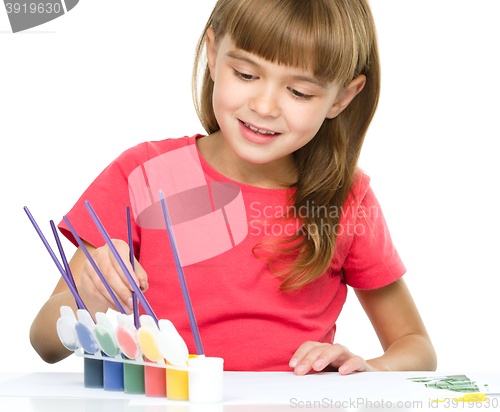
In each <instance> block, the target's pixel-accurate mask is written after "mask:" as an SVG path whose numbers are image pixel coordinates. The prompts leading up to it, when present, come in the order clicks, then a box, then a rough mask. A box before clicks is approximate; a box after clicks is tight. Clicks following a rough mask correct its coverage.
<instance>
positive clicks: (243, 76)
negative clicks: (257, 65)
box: [233, 69, 257, 81]
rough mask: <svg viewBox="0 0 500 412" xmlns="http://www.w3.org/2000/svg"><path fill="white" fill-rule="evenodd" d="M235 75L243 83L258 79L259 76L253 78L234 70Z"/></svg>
mask: <svg viewBox="0 0 500 412" xmlns="http://www.w3.org/2000/svg"><path fill="white" fill-rule="evenodd" d="M233 70H234V69H233ZM234 75H235V76H236V77H238V78H239V79H241V80H243V81H249V80H253V79H256V78H257V76H253V75H251V74H246V73H241V72H239V71H237V70H234Z"/></svg>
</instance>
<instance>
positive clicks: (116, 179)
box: [58, 144, 147, 255]
mask: <svg viewBox="0 0 500 412" xmlns="http://www.w3.org/2000/svg"><path fill="white" fill-rule="evenodd" d="M146 157H147V145H146V144H140V145H138V146H135V147H133V148H131V149H128V150H127V151H125V152H123V153H122V154H121V155H120V156H119V157H118V158H117V159H115V160H114V161H113V162H111V164H110V165H109V166H108V167H106V168H105V169H104V170H103V171H102V172H101V174H100V175H99V176H98V177H97V178H96V179H95V180H94V181H93V182H92V184H91V185H90V186H89V187H88V188H87V190H86V191H85V192H84V193H83V194H82V196H81V197H80V199H79V200H78V201H77V202H76V204H75V205H74V206H73V208H72V209H71V210H70V211H69V212H68V213H67V214H66V217H67V218H68V220H69V221H70V223H71V225H72V226H73V227H74V229H75V231H76V233H77V234H78V236H79V237H80V238H82V239H83V240H85V241H87V242H88V243H90V244H91V245H93V246H95V247H101V246H103V245H104V244H105V241H104V239H103V237H102V236H101V234H100V232H99V230H98V229H97V227H96V225H95V224H94V221H93V220H92V218H91V216H90V214H89V212H88V211H87V209H86V207H85V201H86V200H88V201H89V203H90V204H91V206H92V208H93V209H94V211H95V213H96V214H97V216H98V217H99V220H100V221H101V222H102V224H103V226H104V228H105V229H106V232H107V233H108V235H109V236H110V237H111V239H122V240H124V241H127V240H128V230H127V211H126V208H127V206H128V207H130V195H129V189H128V176H129V174H130V172H131V171H132V170H133V169H134V168H136V167H137V166H138V165H140V164H141V163H142V162H143V161H144V160H146ZM130 213H131V217H132V219H131V220H132V238H133V243H134V251H135V253H136V255H137V253H138V245H139V244H140V228H139V227H138V226H137V225H136V224H135V219H134V217H133V215H132V209H131V212H130ZM58 227H59V230H60V231H61V233H62V234H63V235H64V236H66V237H67V238H68V239H69V240H70V241H71V242H72V243H73V244H75V246H78V244H77V243H76V241H75V239H74V238H73V235H72V234H71V231H70V230H69V228H68V226H67V225H66V223H65V222H64V221H61V222H60V223H59V226H58Z"/></svg>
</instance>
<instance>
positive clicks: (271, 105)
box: [249, 88, 281, 118]
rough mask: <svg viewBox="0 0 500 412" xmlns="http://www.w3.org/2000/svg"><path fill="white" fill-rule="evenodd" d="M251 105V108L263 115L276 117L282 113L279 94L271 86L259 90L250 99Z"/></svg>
mask: <svg viewBox="0 0 500 412" xmlns="http://www.w3.org/2000/svg"><path fill="white" fill-rule="evenodd" d="M249 107H250V110H252V111H254V112H256V113H257V114H259V116H261V117H272V118H276V117H278V116H279V115H280V114H281V108H280V104H279V98H278V94H277V93H276V91H274V90H272V89H270V88H269V89H266V90H259V91H258V93H256V95H255V96H254V97H253V98H252V99H250V103H249Z"/></svg>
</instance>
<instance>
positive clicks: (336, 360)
mask: <svg viewBox="0 0 500 412" xmlns="http://www.w3.org/2000/svg"><path fill="white" fill-rule="evenodd" d="M329 365H331V366H334V367H339V366H340V368H339V372H340V373H341V374H342V375H347V374H349V373H352V372H360V371H363V370H365V369H366V362H365V360H364V359H363V358H361V357H359V356H355V355H353V354H352V353H351V352H350V351H349V350H348V349H347V348H346V347H345V346H342V345H339V344H333V345H332V344H329V343H321V342H305V343H303V344H302V345H301V346H300V347H299V349H298V350H297V351H296V352H295V353H294V355H293V356H292V360H291V361H290V367H291V368H293V369H294V372H295V374H296V375H305V374H306V373H308V372H309V371H311V370H314V371H321V370H323V369H324V368H325V367H327V366H329ZM342 368H343V369H342Z"/></svg>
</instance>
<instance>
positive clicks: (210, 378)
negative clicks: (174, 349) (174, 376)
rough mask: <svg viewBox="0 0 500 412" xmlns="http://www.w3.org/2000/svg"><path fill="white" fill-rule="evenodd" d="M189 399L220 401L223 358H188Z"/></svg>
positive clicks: (203, 401)
mask: <svg viewBox="0 0 500 412" xmlns="http://www.w3.org/2000/svg"><path fill="white" fill-rule="evenodd" d="M188 366H189V374H188V381H189V401H190V402H195V403H215V402H222V389H223V376H224V374H223V371H224V359H222V358H207V357H204V356H200V357H197V358H192V359H189V360H188Z"/></svg>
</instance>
